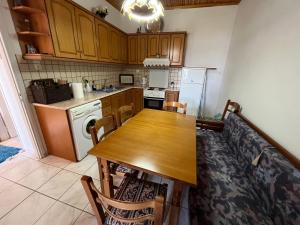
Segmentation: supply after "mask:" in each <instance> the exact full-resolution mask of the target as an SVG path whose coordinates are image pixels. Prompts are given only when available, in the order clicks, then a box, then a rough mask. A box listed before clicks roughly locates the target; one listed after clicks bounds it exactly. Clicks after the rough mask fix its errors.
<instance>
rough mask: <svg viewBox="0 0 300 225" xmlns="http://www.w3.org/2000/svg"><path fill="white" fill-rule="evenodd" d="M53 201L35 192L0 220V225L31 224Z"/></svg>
mask: <svg viewBox="0 0 300 225" xmlns="http://www.w3.org/2000/svg"><path fill="white" fill-rule="evenodd" d="M54 203H55V200H53V199H52V198H48V197H46V196H44V195H41V194H39V193H37V192H35V193H33V194H32V195H30V196H29V197H28V198H27V199H25V200H24V201H23V202H22V203H21V204H20V205H18V206H17V207H16V208H15V209H14V210H12V211H11V212H9V213H8V214H7V215H6V216H5V217H3V218H2V219H1V220H0V225H20V224H22V225H32V224H34V222H36V221H37V220H38V219H39V218H40V217H41V216H42V215H43V214H44V213H46V211H47V210H48V209H49V208H50V207H51V205H53V204H54Z"/></svg>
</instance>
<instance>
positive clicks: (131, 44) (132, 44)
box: [128, 35, 138, 64]
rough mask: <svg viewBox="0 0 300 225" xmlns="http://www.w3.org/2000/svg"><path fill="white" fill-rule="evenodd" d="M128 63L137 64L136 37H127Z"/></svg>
mask: <svg viewBox="0 0 300 225" xmlns="http://www.w3.org/2000/svg"><path fill="white" fill-rule="evenodd" d="M128 63H129V64H138V37H137V36H136V35H129V36H128Z"/></svg>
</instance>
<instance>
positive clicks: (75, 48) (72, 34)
mask: <svg viewBox="0 0 300 225" xmlns="http://www.w3.org/2000/svg"><path fill="white" fill-rule="evenodd" d="M46 7H47V12H48V17H49V23H50V30H51V35H52V39H53V45H54V50H55V55H56V56H57V57H66V58H75V59H80V52H79V42H78V36H77V35H78V34H77V26H76V17H75V7H74V6H73V5H72V4H71V3H69V2H67V1H62V0H46Z"/></svg>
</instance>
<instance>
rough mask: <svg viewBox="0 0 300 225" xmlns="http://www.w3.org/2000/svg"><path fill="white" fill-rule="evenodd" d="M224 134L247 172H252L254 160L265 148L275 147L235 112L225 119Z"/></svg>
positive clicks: (247, 173)
mask: <svg viewBox="0 0 300 225" xmlns="http://www.w3.org/2000/svg"><path fill="white" fill-rule="evenodd" d="M223 136H224V138H225V140H226V142H227V143H228V145H229V148H230V149H231V150H232V151H233V153H234V154H235V157H236V159H237V161H238V163H239V165H240V166H241V167H242V168H241V169H243V170H244V172H245V173H246V174H245V175H249V173H252V169H253V166H252V161H253V160H254V159H255V158H256V157H257V156H258V155H259V154H260V153H261V152H262V151H264V150H266V149H269V148H273V147H272V145H270V144H269V143H268V142H267V141H266V140H265V139H263V138H262V137H261V136H260V135H259V134H258V133H257V132H256V131H254V130H253V129H252V128H251V127H249V126H248V125H247V124H246V123H245V122H244V121H243V120H242V119H241V118H240V117H239V116H237V115H236V114H235V113H230V114H229V116H228V118H227V119H226V120H225V125H224V131H223Z"/></svg>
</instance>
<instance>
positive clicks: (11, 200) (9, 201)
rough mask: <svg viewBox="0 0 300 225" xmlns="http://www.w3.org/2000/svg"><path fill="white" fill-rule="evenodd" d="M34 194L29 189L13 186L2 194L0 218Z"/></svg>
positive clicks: (0, 196)
mask: <svg viewBox="0 0 300 225" xmlns="http://www.w3.org/2000/svg"><path fill="white" fill-rule="evenodd" d="M31 193H32V191H31V190H29V189H28V188H25V187H22V186H20V185H18V184H12V185H11V186H9V187H7V188H6V189H5V190H3V191H2V192H1V193H0V218H1V217H3V216H4V215H5V214H6V213H8V212H9V211H10V210H12V209H13V208H15V207H16V206H17V205H18V204H19V203H21V202H22V201H23V200H24V199H26V198H27V197H28V196H29V195H30V194H31Z"/></svg>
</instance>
